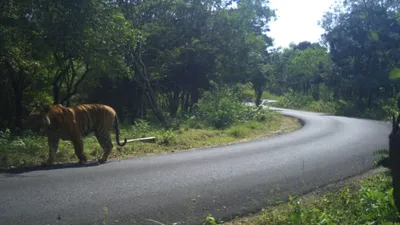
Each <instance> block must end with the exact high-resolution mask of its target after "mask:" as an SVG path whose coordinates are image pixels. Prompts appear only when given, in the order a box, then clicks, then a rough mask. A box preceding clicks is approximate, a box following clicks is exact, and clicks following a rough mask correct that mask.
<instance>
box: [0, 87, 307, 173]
mask: <svg viewBox="0 0 400 225" xmlns="http://www.w3.org/2000/svg"><path fill="white" fill-rule="evenodd" d="M234 91H235V92H234ZM238 93H241V92H238V89H235V90H233V89H229V88H222V89H220V90H217V89H215V90H214V91H212V92H208V93H204V95H203V97H202V98H201V99H200V100H199V103H198V105H197V107H196V110H194V112H193V113H191V114H181V115H179V116H176V117H175V118H174V119H173V120H171V121H170V122H169V126H168V127H165V126H163V125H161V124H159V123H151V122H149V121H146V120H137V121H135V123H134V126H130V125H126V124H125V125H123V126H122V129H121V135H122V136H123V137H128V138H138V137H152V136H154V137H156V141H155V142H154V143H145V142H133V143H128V144H127V145H126V146H124V147H122V148H118V150H117V149H116V147H115V148H114V151H113V152H112V154H111V156H110V158H111V159H118V158H126V157H135V156H144V155H153V154H165V153H171V152H176V151H182V150H188V149H195V148H201V147H208V146H216V145H225V144H231V143H237V142H241V141H247V140H251V139H255V138H264V137H268V136H271V135H277V134H281V133H287V132H291V131H294V130H296V129H298V128H300V126H301V125H300V123H299V122H298V120H296V119H293V118H288V117H283V116H281V115H280V114H279V113H276V112H271V111H269V110H264V109H259V108H257V107H255V106H254V107H250V106H244V105H243V104H242V100H241V99H242V98H243V97H240V95H238ZM84 145H85V152H86V155H87V156H88V159H89V160H97V159H98V158H100V157H101V154H102V153H103V151H102V149H101V147H100V145H99V143H98V142H97V139H96V138H95V137H94V135H91V136H89V137H87V138H85V140H84ZM0 155H1V157H2V158H1V161H0V168H10V167H20V166H33V165H39V164H40V163H41V162H43V161H44V160H45V159H46V158H47V156H48V147H47V139H46V137H44V136H39V135H35V134H34V133H32V132H30V131H26V132H25V133H24V134H23V135H22V136H13V135H12V134H11V132H10V131H9V130H6V131H1V132H0ZM56 159H57V161H58V162H60V163H67V162H70V163H75V162H76V156H75V153H74V150H73V146H72V143H71V142H70V141H60V146H59V151H58V152H57V157H56Z"/></svg>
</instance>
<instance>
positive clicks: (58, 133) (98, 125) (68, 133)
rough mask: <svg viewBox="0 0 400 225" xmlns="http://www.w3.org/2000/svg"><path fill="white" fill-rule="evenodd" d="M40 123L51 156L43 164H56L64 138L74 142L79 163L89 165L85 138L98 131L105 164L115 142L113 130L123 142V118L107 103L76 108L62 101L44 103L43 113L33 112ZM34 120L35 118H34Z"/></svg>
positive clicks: (96, 134) (38, 124)
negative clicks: (121, 135)
mask: <svg viewBox="0 0 400 225" xmlns="http://www.w3.org/2000/svg"><path fill="white" fill-rule="evenodd" d="M31 116H32V117H31V118H33V120H35V121H34V123H36V126H39V127H40V130H41V131H42V132H43V133H44V134H45V135H46V136H47V140H48V147H49V156H48V159H47V161H46V162H44V163H43V164H42V165H44V166H47V165H52V164H54V160H55V156H56V152H57V150H58V144H59V141H60V139H62V140H69V141H71V142H72V144H73V146H74V149H75V155H76V156H77V158H78V159H79V162H78V163H79V164H85V163H86V162H87V157H86V156H85V154H84V147H83V138H84V137H86V136H88V135H89V134H90V133H92V132H94V134H95V136H96V138H97V141H98V142H99V144H100V146H101V147H102V149H103V155H102V157H101V158H100V159H99V160H98V162H99V163H100V164H102V163H105V162H106V161H107V159H108V157H109V155H110V153H111V150H112V148H113V144H112V141H111V135H110V131H111V129H112V128H113V127H114V129H115V138H116V142H117V144H118V145H119V146H124V145H125V144H126V143H127V139H126V138H125V139H124V142H123V143H121V142H120V138H119V135H120V133H119V132H120V131H119V121H118V116H117V113H116V112H115V110H114V109H113V108H112V107H110V106H108V105H103V104H81V105H77V106H73V107H65V106H63V105H61V104H54V105H43V106H41V107H40V109H39V112H38V113H36V114H35V115H31ZM31 120H32V119H31Z"/></svg>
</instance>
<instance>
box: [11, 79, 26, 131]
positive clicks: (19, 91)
mask: <svg viewBox="0 0 400 225" xmlns="http://www.w3.org/2000/svg"><path fill="white" fill-rule="evenodd" d="M24 77H25V76H24V74H23V72H21V71H20V72H19V75H17V77H15V78H14V80H13V82H12V86H13V90H14V100H15V128H16V129H15V131H16V133H17V134H19V133H20V131H21V130H22V110H23V104H22V99H23V92H24V80H25V79H24Z"/></svg>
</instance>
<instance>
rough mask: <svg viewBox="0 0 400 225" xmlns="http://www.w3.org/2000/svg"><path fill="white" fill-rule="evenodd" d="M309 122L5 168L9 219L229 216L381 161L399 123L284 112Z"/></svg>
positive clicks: (130, 220)
mask: <svg viewBox="0 0 400 225" xmlns="http://www.w3.org/2000/svg"><path fill="white" fill-rule="evenodd" d="M274 109H275V110H278V111H280V112H281V113H282V114H284V115H288V116H294V117H297V118H299V119H301V120H302V121H303V122H304V123H305V125H304V127H303V128H301V129H299V130H297V131H295V132H292V133H289V134H285V135H279V136H275V137H272V138H268V139H264V140H259V141H253V142H247V143H240V144H235V145H229V146H224V147H213V148H206V149H202V150H196V151H186V152H179V153H171V154H168V155H162V156H151V157H140V158H134V159H129V160H122V161H110V162H109V163H107V164H103V165H99V166H96V165H94V164H92V165H89V166H85V167H83V168H82V167H75V168H74V167H69V168H58V169H52V170H36V171H35V170H34V171H30V172H14V173H5V172H2V173H0V224H3V225H6V224H155V223H154V222H150V221H147V220H146V219H153V220H156V221H160V222H163V223H164V224H173V223H176V224H188V223H190V224H199V223H200V222H201V220H202V219H203V218H205V216H207V214H208V212H211V213H212V214H213V216H215V217H217V218H223V219H225V220H228V219H230V218H232V217H234V216H235V215H238V214H243V213H248V212H251V211H254V210H259V209H261V208H262V207H264V206H266V205H268V204H269V203H274V202H275V201H276V200H280V199H281V200H282V199H283V200H285V199H287V197H288V195H289V194H301V193H305V192H308V191H310V190H312V189H315V188H316V187H318V186H322V185H326V184H328V183H331V182H335V181H338V180H340V179H343V178H346V177H349V176H353V175H356V174H359V173H362V172H364V171H367V170H369V169H371V168H372V165H373V160H374V157H373V156H372V152H373V151H375V150H376V149H379V148H388V135H389V132H390V124H389V123H384V122H377V121H372V120H363V119H353V118H346V117H337V116H329V115H324V114H318V113H310V112H301V111H295V110H287V109H277V108H274Z"/></svg>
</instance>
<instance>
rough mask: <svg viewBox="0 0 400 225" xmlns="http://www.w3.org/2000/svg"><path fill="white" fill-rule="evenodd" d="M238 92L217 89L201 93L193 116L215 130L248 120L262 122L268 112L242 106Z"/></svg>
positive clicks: (236, 90) (226, 88) (228, 89)
mask: <svg viewBox="0 0 400 225" xmlns="http://www.w3.org/2000/svg"><path fill="white" fill-rule="evenodd" d="M238 91H239V90H238V89H230V88H228V87H223V88H221V87H217V88H215V89H213V90H212V91H208V92H205V93H203V97H202V98H201V99H200V100H199V102H198V104H197V105H196V112H195V115H197V117H198V119H199V120H200V121H204V122H205V124H206V125H208V126H212V127H215V128H217V129H223V128H227V127H229V126H231V125H233V124H235V123H241V122H246V121H250V120H263V118H265V117H266V114H267V113H268V112H267V111H265V110H259V109H258V108H256V107H249V106H245V105H243V103H242V101H241V100H240V96H241V95H242V93H241V92H238Z"/></svg>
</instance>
